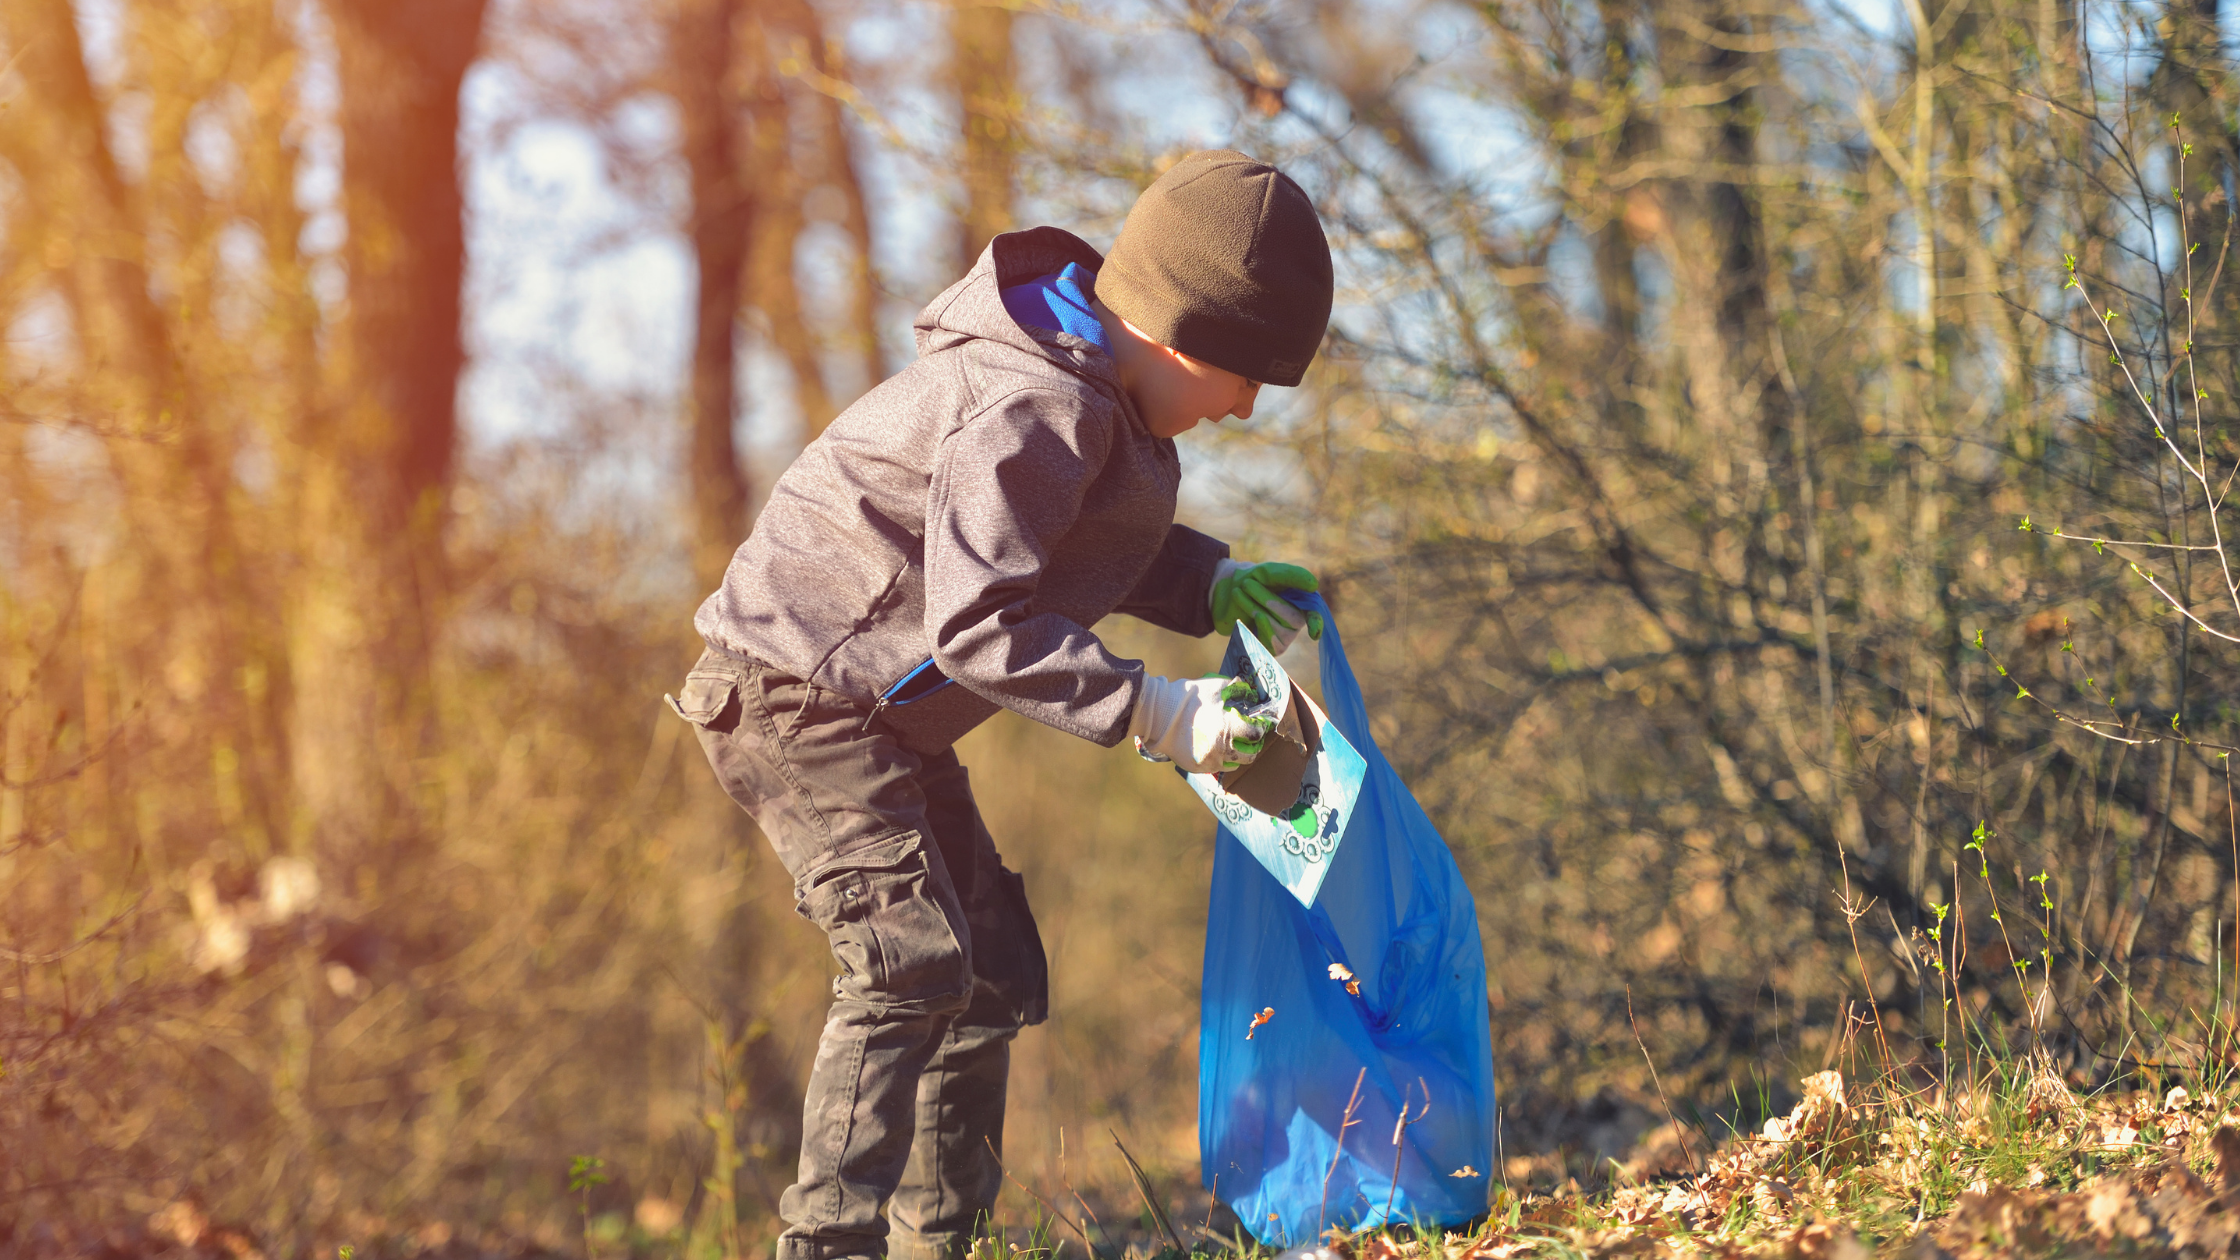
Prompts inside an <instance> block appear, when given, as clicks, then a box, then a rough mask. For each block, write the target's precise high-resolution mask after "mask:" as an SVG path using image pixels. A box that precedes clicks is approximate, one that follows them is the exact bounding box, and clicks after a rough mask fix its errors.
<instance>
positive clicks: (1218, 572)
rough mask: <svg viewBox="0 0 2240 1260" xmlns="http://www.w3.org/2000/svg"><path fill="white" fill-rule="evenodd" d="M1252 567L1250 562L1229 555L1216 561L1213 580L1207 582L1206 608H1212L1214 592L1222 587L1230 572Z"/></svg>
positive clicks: (1240, 571)
mask: <svg viewBox="0 0 2240 1260" xmlns="http://www.w3.org/2000/svg"><path fill="white" fill-rule="evenodd" d="M1251 567H1252V566H1251V565H1250V564H1248V563H1246V562H1244V561H1242V560H1232V559H1230V558H1229V557H1227V556H1223V557H1221V558H1220V559H1219V560H1216V561H1214V562H1213V581H1211V582H1209V583H1207V585H1206V608H1207V609H1208V610H1211V609H1212V607H1213V593H1214V592H1215V591H1218V590H1220V589H1221V583H1222V582H1223V581H1225V580H1226V579H1227V578H1228V577H1229V575H1230V574H1232V573H1242V572H1244V571H1245V570H1246V569H1249V568H1251Z"/></svg>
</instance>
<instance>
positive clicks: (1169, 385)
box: [1131, 346, 1260, 438]
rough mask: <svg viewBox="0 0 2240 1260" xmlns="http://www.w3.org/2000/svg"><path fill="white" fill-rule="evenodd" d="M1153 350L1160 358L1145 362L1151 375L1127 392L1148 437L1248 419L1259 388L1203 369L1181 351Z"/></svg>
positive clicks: (1209, 368) (1230, 374)
mask: <svg viewBox="0 0 2240 1260" xmlns="http://www.w3.org/2000/svg"><path fill="white" fill-rule="evenodd" d="M1158 349H1159V351H1160V353H1159V354H1157V355H1154V356H1150V358H1149V366H1150V367H1151V369H1152V370H1150V371H1148V372H1145V373H1143V374H1142V375H1141V376H1139V377H1138V379H1137V380H1136V382H1135V388H1134V389H1133V390H1132V391H1131V396H1132V397H1134V399H1135V403H1136V410H1137V411H1139V412H1141V413H1142V415H1143V422H1144V425H1145V426H1146V427H1147V428H1149V429H1150V430H1151V435H1152V436H1153V437H1162V438H1171V437H1180V436H1181V435H1182V434H1185V433H1188V432H1189V431H1190V430H1192V429H1195V428H1197V427H1198V422H1199V421H1200V420H1211V421H1212V422H1214V423H1215V424H1219V423H1221V422H1222V421H1223V420H1226V419H1228V418H1229V417H1230V416H1235V417H1236V418H1237V419H1239V420H1249V419H1251V418H1252V404H1253V403H1254V402H1255V401H1256V400H1258V398H1259V397H1260V382H1258V381H1251V380H1246V379H1245V378H1244V377H1241V376H1239V375H1237V374H1236V373H1235V372H1231V371H1229V370H1228V369H1227V368H1217V367H1215V366H1213V365H1212V364H1211V363H1202V362H1200V361H1198V360H1197V359H1193V358H1191V357H1190V356H1189V355H1186V354H1184V353H1182V352H1181V351H1180V350H1170V349H1168V348H1167V347H1165V346H1159V347H1158Z"/></svg>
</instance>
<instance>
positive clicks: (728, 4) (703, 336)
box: [670, 0, 755, 591]
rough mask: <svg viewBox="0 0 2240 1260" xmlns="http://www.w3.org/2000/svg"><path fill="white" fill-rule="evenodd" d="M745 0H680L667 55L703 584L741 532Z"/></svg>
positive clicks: (746, 228) (749, 195)
mask: <svg viewBox="0 0 2240 1260" xmlns="http://www.w3.org/2000/svg"><path fill="white" fill-rule="evenodd" d="M741 7H742V3H741V0H683V3H681V4H679V5H678V7H677V10H676V13H675V16H674V19H673V25H672V26H671V28H670V30H671V40H672V43H671V64H672V67H673V70H674V73H675V75H676V82H675V91H676V95H677V102H678V105H679V108H680V110H681V112H682V114H683V122H684V156H685V164H686V166H687V167H688V168H690V171H691V179H692V219H691V222H690V224H689V225H688V229H689V233H690V235H691V237H692V254H693V259H694V261H695V262H696V263H697V264H698V267H699V273H700V281H699V289H698V293H697V296H696V297H695V299H694V303H693V320H692V328H693V338H692V404H691V421H690V423H691V426H692V429H691V443H690V448H689V451H690V453H689V456H688V460H689V468H688V471H687V476H688V478H689V481H690V484H691V492H692V496H691V497H692V519H691V522H690V528H691V539H692V576H693V580H694V582H695V583H696V585H697V588H698V589H699V590H701V591H711V590H714V589H715V588H716V586H717V585H719V584H720V583H721V582H722V581H723V570H724V567H725V566H726V565H728V564H729V563H730V562H731V553H732V550H733V549H734V548H736V547H737V546H738V545H739V540H740V539H741V538H743V537H745V536H746V532H747V512H748V489H747V479H746V474H745V473H744V472H742V471H741V470H740V467H739V451H738V447H737V444H736V443H735V442H734V440H733V438H732V425H733V422H734V418H735V416H736V414H737V411H738V396H737V389H738V385H737V379H738V378H737V372H738V358H737V327H738V315H739V304H740V298H741V286H742V283H743V281H744V279H745V274H744V273H745V268H746V261H747V238H748V234H749V232H751V231H752V229H753V226H754V217H755V200H754V194H753V192H752V191H751V190H750V189H749V188H748V187H747V184H746V181H745V179H744V178H743V174H744V172H745V171H746V170H747V169H750V168H748V167H746V166H745V165H744V164H743V163H742V162H741V160H740V157H741V154H740V151H739V148H740V137H739V122H738V119H739V113H740V109H741V106H742V102H741V101H740V100H739V99H738V96H737V93H736V92H735V91H734V89H733V87H732V84H731V79H730V72H731V64H732V50H733V48H734V46H735V43H736V41H737V40H738V39H739V38H740V32H739V30H738V27H739V25H740V22H739V15H740V9H741Z"/></svg>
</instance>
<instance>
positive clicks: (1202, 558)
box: [1120, 525, 1229, 638]
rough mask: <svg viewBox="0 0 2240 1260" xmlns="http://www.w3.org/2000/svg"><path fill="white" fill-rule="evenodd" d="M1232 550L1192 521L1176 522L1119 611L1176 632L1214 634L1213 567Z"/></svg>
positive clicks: (1195, 634) (1203, 635) (1196, 634)
mask: <svg viewBox="0 0 2240 1260" xmlns="http://www.w3.org/2000/svg"><path fill="white" fill-rule="evenodd" d="M1228 554H1229V544H1227V543H1225V542H1223V541H1221V540H1220V539H1218V538H1209V537H1207V536H1206V535H1204V534H1201V533H1199V532H1198V531H1197V530H1194V529H1192V528H1190V527H1189V526H1187V525H1176V526H1173V527H1172V528H1170V529H1168V530H1167V541H1166V543H1165V544H1164V545H1162V546H1161V547H1160V548H1159V555H1158V557H1157V558H1156V559H1154V560H1153V561H1152V562H1151V567H1150V568H1148V569H1146V570H1144V573H1143V577H1142V579H1141V580H1140V581H1138V582H1137V583H1136V588H1135V589H1134V590H1132V591H1130V592H1128V598H1127V599H1126V600H1124V601H1122V603H1121V605H1120V611H1121V612H1124V613H1126V614H1128V615H1129V616H1131V617H1138V618H1141V619H1142V620H1144V621H1148V622H1150V623H1151V624H1152V625H1155V626H1157V627H1159V628H1160V629H1162V630H1172V631H1174V632H1175V633H1176V634H1187V635H1191V636H1193V637H1196V638H1203V637H1205V636H1206V635H1209V634H1212V633H1213V570H1214V566H1215V564H1217V563H1218V562H1219V561H1221V560H1222V559H1224V558H1226V557H1227V556H1228Z"/></svg>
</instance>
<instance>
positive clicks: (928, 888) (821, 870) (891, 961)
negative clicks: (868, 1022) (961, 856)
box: [800, 832, 972, 1011]
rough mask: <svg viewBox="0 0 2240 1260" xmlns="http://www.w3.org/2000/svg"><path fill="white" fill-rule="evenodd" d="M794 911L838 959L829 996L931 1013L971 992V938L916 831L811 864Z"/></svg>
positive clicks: (952, 894)
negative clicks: (797, 909) (837, 971)
mask: <svg viewBox="0 0 2240 1260" xmlns="http://www.w3.org/2000/svg"><path fill="white" fill-rule="evenodd" d="M800 902H801V907H800V908H801V913H802V914H803V916H804V917H806V918H807V919H808V920H809V921H810V922H811V923H814V924H816V925H817V926H818V927H820V928H822V929H824V932H825V935H826V937H827V938H828V939H829V940H830V941H831V943H832V956H833V958H834V960H835V961H837V962H838V963H839V964H840V973H841V974H840V977H839V979H837V980H835V981H834V982H833V986H832V987H833V995H834V996H835V997H842V998H853V999H855V1000H857V1001H863V1002H876V1003H879V1004H882V1005H888V1006H908V1007H911V1008H914V1009H918V1010H924V1011H933V1010H940V1009H947V1008H950V1007H954V1006H958V1005H961V1004H962V1003H963V1002H964V1001H965V999H966V998H967V997H968V996H969V995H970V994H971V991H972V954H971V940H972V935H971V932H970V930H969V929H967V928H966V927H965V925H964V912H963V910H962V908H961V906H960V904H959V903H958V900H957V895H956V891H955V889H953V888H952V887H950V884H949V878H948V872H947V871H946V870H945V869H943V868H942V867H941V866H939V865H938V864H937V862H936V861H935V860H934V859H933V858H932V857H931V856H930V855H929V854H928V853H927V851H926V844H925V841H924V839H923V838H922V837H920V836H919V835H918V833H916V832H904V833H903V834H901V835H898V836H891V837H889V838H887V839H885V840H881V841H879V842H877V843H875V844H871V845H867V846H865V847H864V848H861V849H858V850H856V851H854V852H852V853H848V854H844V855H841V856H838V857H834V858H830V859H828V860H826V861H825V862H823V863H820V864H819V865H817V866H815V867H812V868H811V869H810V871H809V872H808V873H807V874H806V875H805V876H804V877H803V879H802V881H801V888H800Z"/></svg>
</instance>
